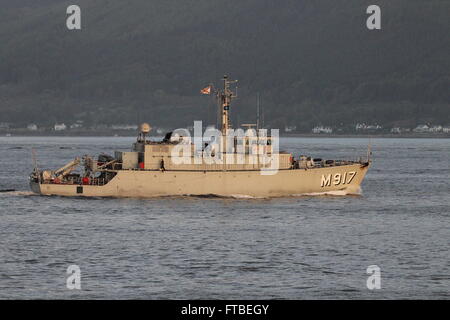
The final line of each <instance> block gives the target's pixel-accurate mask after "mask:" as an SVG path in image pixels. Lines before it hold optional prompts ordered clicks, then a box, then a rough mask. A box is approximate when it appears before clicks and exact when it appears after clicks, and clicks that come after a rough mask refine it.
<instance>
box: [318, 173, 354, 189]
mask: <svg viewBox="0 0 450 320" xmlns="http://www.w3.org/2000/svg"><path fill="white" fill-rule="evenodd" d="M355 176H356V171H350V172H344V173H343V174H341V173H335V174H332V173H330V174H328V175H325V174H323V175H322V179H321V180H320V186H321V187H331V185H332V184H333V185H335V186H337V185H340V184H350V183H351V182H352V180H353V178H355Z"/></svg>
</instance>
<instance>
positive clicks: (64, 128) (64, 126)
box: [54, 123, 67, 131]
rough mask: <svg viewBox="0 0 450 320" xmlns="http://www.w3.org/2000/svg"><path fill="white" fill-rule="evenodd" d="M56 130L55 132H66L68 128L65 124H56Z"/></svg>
mask: <svg viewBox="0 0 450 320" xmlns="http://www.w3.org/2000/svg"><path fill="white" fill-rule="evenodd" d="M54 129H55V131H64V130H66V129H67V126H66V125H65V124H64V123H61V124H58V123H56V124H55V126H54Z"/></svg>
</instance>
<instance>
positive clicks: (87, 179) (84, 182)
mask: <svg viewBox="0 0 450 320" xmlns="http://www.w3.org/2000/svg"><path fill="white" fill-rule="evenodd" d="M81 181H82V182H83V184H89V177H84V178H83V179H82V180H81Z"/></svg>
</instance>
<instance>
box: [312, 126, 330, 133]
mask: <svg viewBox="0 0 450 320" xmlns="http://www.w3.org/2000/svg"><path fill="white" fill-rule="evenodd" d="M311 131H312V133H316V134H319V133H325V134H331V133H333V129H332V128H331V127H323V126H316V127H314V128H313V129H312V130H311Z"/></svg>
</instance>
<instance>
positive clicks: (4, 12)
mask: <svg viewBox="0 0 450 320" xmlns="http://www.w3.org/2000/svg"><path fill="white" fill-rule="evenodd" d="M372 2H373V1H365V0H347V1H336V0H317V1H307V0H282V1H273V0H272V1H269V0H227V1H218V0H215V1H211V0H151V1H148V0H146V1H144V0H142V1H138V0H136V1H131V0H128V1H127V0H121V1H113V0H96V1H92V0H79V1H77V4H78V5H80V7H81V9H82V30H81V31H69V30H67V28H66V26H65V20H66V14H65V11H66V7H67V6H68V5H69V4H72V2H66V1H57V0H45V1H44V0H40V1H31V0H26V1H25V0H22V1H17V2H16V1H11V0H8V1H6V0H0V5H1V12H0V43H1V46H0V112H1V113H0V122H16V123H17V122H21V123H29V122H36V123H41V124H44V123H45V124H53V123H54V122H56V121H66V122H67V121H68V122H70V121H73V119H82V120H84V121H86V122H88V123H123V122H130V123H135V122H139V121H143V120H147V121H149V122H151V123H154V124H155V125H157V124H159V125H172V126H186V125H189V124H190V122H191V121H192V120H194V119H203V120H208V122H213V119H214V114H215V113H214V110H213V104H212V102H211V100H210V99H209V98H208V97H201V96H199V89H201V87H202V86H203V85H205V84H207V83H209V82H210V81H211V80H213V81H217V82H218V80H219V79H220V78H221V76H222V75H223V74H224V73H227V74H229V75H230V76H231V77H232V78H237V79H239V80H240V88H239V94H240V99H239V100H238V101H237V102H236V105H235V108H234V113H233V116H234V117H235V118H234V120H235V122H240V123H241V122H248V121H252V120H253V119H254V110H255V100H256V99H255V96H256V93H257V92H260V93H261V97H262V103H263V106H264V110H265V119H266V123H267V124H269V125H272V126H276V127H281V126H284V125H286V124H292V125H297V127H299V128H301V129H303V130H309V128H310V127H311V126H312V125H315V124H319V123H322V124H324V125H340V124H344V125H345V124H351V123H355V122H362V121H364V122H370V123H375V122H377V123H381V124H385V125H389V124H395V123H396V122H401V123H410V124H411V125H413V124H416V123H419V122H431V123H436V124H438V123H440V124H448V123H450V90H449V88H450V56H449V53H450V37H449V30H450V19H449V16H450V1H448V0H427V1H423V0H394V1H393V0H389V1H387V0H379V1H377V4H378V5H379V6H380V7H381V8H382V30H380V31H369V30H368V29H367V28H366V19H367V17H368V15H367V14H366V13H365V11H366V8H367V6H368V5H370V4H372ZM237 113H239V118H237Z"/></svg>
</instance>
